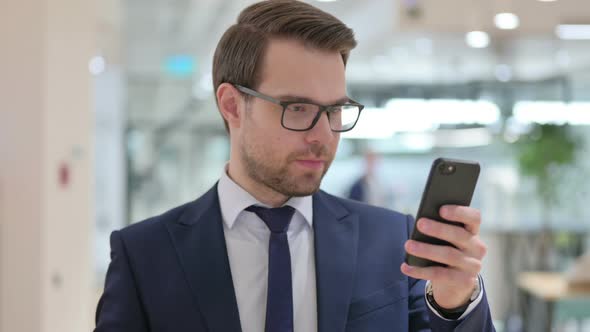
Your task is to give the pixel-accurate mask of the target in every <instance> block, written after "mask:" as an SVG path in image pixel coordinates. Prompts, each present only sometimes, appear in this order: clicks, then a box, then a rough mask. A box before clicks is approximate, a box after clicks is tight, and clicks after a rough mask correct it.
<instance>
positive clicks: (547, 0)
mask: <svg viewBox="0 0 590 332" xmlns="http://www.w3.org/2000/svg"><path fill="white" fill-rule="evenodd" d="M539 1H541V2H555V1H557V0H539Z"/></svg>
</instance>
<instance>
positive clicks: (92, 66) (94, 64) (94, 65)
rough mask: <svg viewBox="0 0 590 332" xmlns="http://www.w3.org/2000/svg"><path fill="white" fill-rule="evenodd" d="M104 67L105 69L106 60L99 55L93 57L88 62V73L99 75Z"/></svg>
mask: <svg viewBox="0 0 590 332" xmlns="http://www.w3.org/2000/svg"><path fill="white" fill-rule="evenodd" d="M105 69H106V61H105V59H104V58H103V57H102V56H100V55H97V56H95V57H93V58H92V59H90V61H89V62H88V70H89V71H90V73H91V74H92V75H100V74H102V73H103V72H104V71H105Z"/></svg>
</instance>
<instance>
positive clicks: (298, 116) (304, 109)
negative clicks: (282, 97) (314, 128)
mask: <svg viewBox="0 0 590 332" xmlns="http://www.w3.org/2000/svg"><path fill="white" fill-rule="evenodd" d="M319 110H320V109H319V107H318V106H317V105H313V104H305V103H298V104H290V105H289V106H287V108H286V109H285V112H284V113H283V126H285V127H287V128H289V129H295V130H304V129H307V128H309V127H310V126H311V124H312V123H313V119H314V118H315V116H316V114H317V113H318V112H319Z"/></svg>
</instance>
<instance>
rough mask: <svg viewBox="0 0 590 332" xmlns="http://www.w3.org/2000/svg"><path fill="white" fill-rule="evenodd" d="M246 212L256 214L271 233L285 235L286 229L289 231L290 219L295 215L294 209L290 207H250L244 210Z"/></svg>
mask: <svg viewBox="0 0 590 332" xmlns="http://www.w3.org/2000/svg"><path fill="white" fill-rule="evenodd" d="M246 211H250V212H254V213H256V215H257V216H258V217H260V219H262V221H264V223H265V224H266V227H268V229H270V231H271V232H272V233H286V232H287V229H289V223H290V222H291V218H292V217H293V214H294V213H295V209H294V208H292V207H290V206H283V207H280V208H271V209H269V208H265V207H261V206H255V205H251V206H249V207H248V208H246Z"/></svg>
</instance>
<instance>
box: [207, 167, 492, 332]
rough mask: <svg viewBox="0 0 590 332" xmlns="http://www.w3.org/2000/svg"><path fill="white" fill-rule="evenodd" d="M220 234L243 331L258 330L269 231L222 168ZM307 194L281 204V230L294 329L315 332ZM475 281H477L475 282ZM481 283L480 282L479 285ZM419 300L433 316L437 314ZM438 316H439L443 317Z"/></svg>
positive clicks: (261, 328)
mask: <svg viewBox="0 0 590 332" xmlns="http://www.w3.org/2000/svg"><path fill="white" fill-rule="evenodd" d="M217 192H218V195H219V204H220V208H221V216H222V218H223V233H224V235H225V245H226V247H227V254H228V258H229V265H230V269H231V274H232V280H233V284H234V291H235V294H236V301H237V304H238V312H239V316H240V324H241V326H242V331H243V332H260V331H264V325H265V319H266V294H267V286H268V243H269V240H270V230H269V229H268V227H267V226H266V224H265V223H264V221H262V219H260V218H259V217H258V216H257V215H256V214H255V213H253V212H248V211H244V210H245V209H246V208H247V207H249V206H250V205H259V206H264V207H269V206H268V205H265V204H262V203H260V202H259V201H257V200H256V198H254V197H253V196H252V195H250V194H249V193H248V192H247V191H246V190H244V189H243V188H242V187H240V186H239V185H238V184H237V183H235V182H234V181H233V180H232V179H231V178H230V177H229V176H228V175H227V173H226V171H224V172H223V174H222V176H221V178H220V179H219V184H218V186H217ZM312 203H313V202H312V197H311V196H306V197H292V198H291V199H289V200H288V201H287V202H286V203H285V204H284V205H289V206H291V207H293V208H295V214H294V215H293V219H292V220H291V224H290V225H289V230H288V231H287V238H288V241H289V250H290V252H291V277H292V282H293V327H294V332H316V331H317V301H316V278H315V250H314V243H313V241H314V236H313V206H312V205H313V204H312ZM479 282H480V283H481V279H480V281H479ZM480 285H481V284H480ZM481 289H482V291H481V292H480V294H479V296H478V297H477V299H476V300H475V301H473V303H471V305H470V306H469V307H468V308H467V310H466V312H465V313H463V315H461V317H460V319H461V318H463V317H466V316H467V315H468V314H469V313H470V312H471V311H472V310H473V309H475V307H476V306H477V304H478V303H479V302H481V299H482V298H483V287H482V288H481ZM425 301H426V303H427V305H428V307H429V308H430V310H432V311H433V312H434V313H435V314H436V315H437V316H439V317H441V318H443V317H442V316H441V315H440V314H439V313H438V312H437V311H436V310H434V309H433V308H432V307H431V306H430V304H428V301H427V300H426V298H425ZM443 319H444V318H443Z"/></svg>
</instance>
